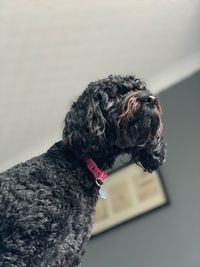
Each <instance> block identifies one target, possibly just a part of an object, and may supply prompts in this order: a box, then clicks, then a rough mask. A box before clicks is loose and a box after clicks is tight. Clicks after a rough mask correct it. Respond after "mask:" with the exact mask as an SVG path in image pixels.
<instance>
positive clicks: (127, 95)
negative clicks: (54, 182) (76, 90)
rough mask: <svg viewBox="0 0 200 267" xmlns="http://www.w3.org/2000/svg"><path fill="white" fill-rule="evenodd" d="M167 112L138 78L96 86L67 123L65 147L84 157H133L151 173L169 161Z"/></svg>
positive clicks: (78, 103) (113, 78)
mask: <svg viewBox="0 0 200 267" xmlns="http://www.w3.org/2000/svg"><path fill="white" fill-rule="evenodd" d="M161 113H162V111H161V107H160V104H159V100H158V98H157V97H155V96H153V95H152V94H151V93H150V91H149V90H147V89H146V87H145V84H144V83H142V82H141V81H140V80H139V79H137V78H135V77H134V76H125V77H122V76H119V75H118V76H112V75H111V76H109V77H108V78H106V79H102V80H98V81H96V82H92V83H90V84H89V85H88V87H87V88H86V90H85V91H84V92H83V94H82V95H81V96H80V97H79V98H78V100H77V101H76V102H74V103H73V105H72V107H71V109H70V111H69V112H68V113H67V115H66V118H65V128H64V131H63V139H64V142H67V143H68V145H69V146H70V147H71V148H72V149H73V150H74V151H76V153H77V154H79V155H80V157H95V158H98V157H102V156H103V155H105V154H107V155H108V156H109V153H110V154H115V156H117V155H119V154H123V153H128V154H131V156H132V159H133V160H134V161H135V162H136V163H138V164H140V165H142V167H143V168H144V169H145V170H147V171H153V170H155V169H157V168H158V167H159V166H160V165H162V163H163V162H164V160H165V155H166V146H165V142H164V139H163V136H162V129H163V125H162V121H161Z"/></svg>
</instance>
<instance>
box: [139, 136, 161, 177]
mask: <svg viewBox="0 0 200 267" xmlns="http://www.w3.org/2000/svg"><path fill="white" fill-rule="evenodd" d="M165 158H166V142H165V140H164V138H163V136H161V137H157V138H155V139H154V140H153V141H152V142H149V143H147V145H146V146H145V148H144V149H143V150H142V151H141V152H140V154H139V157H138V161H139V164H142V166H143V168H144V170H146V171H149V172H152V171H154V170H156V169H158V168H159V167H160V166H161V165H162V164H163V163H164V161H165Z"/></svg>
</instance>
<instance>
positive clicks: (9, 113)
mask: <svg viewBox="0 0 200 267" xmlns="http://www.w3.org/2000/svg"><path fill="white" fill-rule="evenodd" d="M199 25H200V0H176V1H175V0H168V1H164V0H124V1H120V0H116V1H113V0H101V1H92V0H85V1H80V0H77V1H72V0H59V1H53V0H48V1H44V0H18V1H8V0H1V1H0V126H1V127H0V136H1V138H0V171H3V170H5V169H6V168H8V167H10V166H12V165H14V164H16V163H18V162H20V161H25V160H27V159H29V158H31V157H33V156H35V155H38V154H40V153H42V152H45V151H46V150H47V149H48V148H49V147H50V146H51V145H52V144H53V143H54V142H56V141H58V140H60V139H61V134H62V128H63V120H64V116H65V113H66V112H67V110H68V108H69V107H70V105H71V104H72V102H73V101H74V100H75V99H76V97H77V96H78V95H79V94H80V93H81V92H82V91H83V90H84V89H85V87H86V86H87V84H88V83H89V82H90V81H93V80H96V79H99V78H104V77H106V76H108V75H109V74H122V75H123V74H135V75H136V76H138V77H140V78H141V79H142V80H143V81H145V82H146V83H147V85H148V87H149V89H150V90H151V91H152V92H153V93H156V94H159V97H160V100H161V103H162V107H163V117H164V125H165V136H166V139H167V142H168V159H167V162H166V164H165V165H164V166H163V168H162V170H161V171H162V175H163V177H164V182H165V184H166V188H167V191H168V194H169V196H170V201H171V204H170V205H169V206H168V207H167V208H163V209H160V210H158V211H156V212H154V213H151V214H149V215H148V216H144V217H142V218H140V219H138V220H133V221H130V222H128V223H126V224H124V225H122V226H119V227H117V228H116V229H113V230H110V231H108V232H106V233H104V234H102V235H99V236H98V237H96V238H94V239H92V240H91V241H90V243H89V245H88V249H87V253H86V256H85V258H84V260H83V265H82V266H83V267H94V266H95V267H102V266H105V267H107V266H109V267H112V266H113V267H114V266H115V267H118V266H123V267H132V266H137V267H168V266H176V267H188V266H192V267H197V266H199V262H200V254H199V247H200V227H199V225H200V208H199V204H200V193H199V192H200V175H199V165H200V159H199V151H200V142H199V137H200V123H199V115H200V112H199V99H200V90H199V86H200V26H199Z"/></svg>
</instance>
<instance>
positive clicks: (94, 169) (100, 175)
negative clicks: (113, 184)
mask: <svg viewBox="0 0 200 267" xmlns="http://www.w3.org/2000/svg"><path fill="white" fill-rule="evenodd" d="M84 161H85V163H86V166H87V168H88V170H89V171H90V172H91V173H92V174H93V175H94V177H95V179H96V184H97V185H98V186H99V187H101V186H102V184H103V181H104V180H105V179H106V177H107V176H108V173H107V172H105V171H103V170H101V169H99V167H98V166H97V165H96V163H95V162H94V161H93V160H92V159H84Z"/></svg>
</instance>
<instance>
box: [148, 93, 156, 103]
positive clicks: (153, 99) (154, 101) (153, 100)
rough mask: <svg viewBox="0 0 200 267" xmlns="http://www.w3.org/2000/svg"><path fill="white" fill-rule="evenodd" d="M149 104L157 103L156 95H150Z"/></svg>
mask: <svg viewBox="0 0 200 267" xmlns="http://www.w3.org/2000/svg"><path fill="white" fill-rule="evenodd" d="M148 102H152V103H154V104H155V103H156V97H155V96H154V95H150V96H149V97H148Z"/></svg>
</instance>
